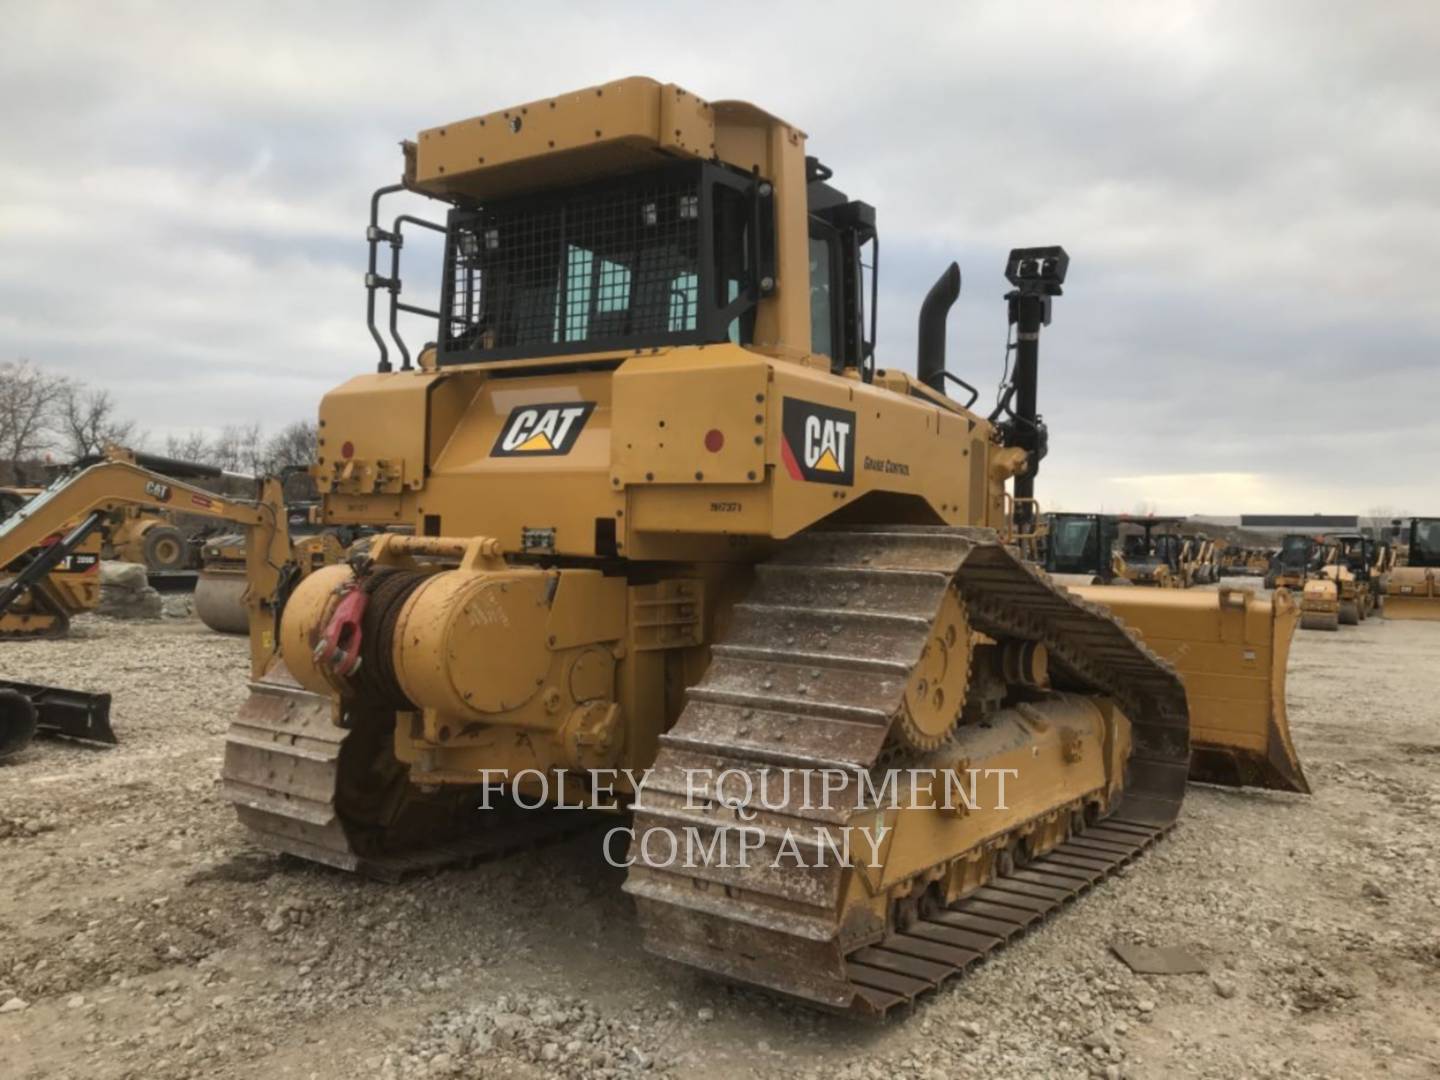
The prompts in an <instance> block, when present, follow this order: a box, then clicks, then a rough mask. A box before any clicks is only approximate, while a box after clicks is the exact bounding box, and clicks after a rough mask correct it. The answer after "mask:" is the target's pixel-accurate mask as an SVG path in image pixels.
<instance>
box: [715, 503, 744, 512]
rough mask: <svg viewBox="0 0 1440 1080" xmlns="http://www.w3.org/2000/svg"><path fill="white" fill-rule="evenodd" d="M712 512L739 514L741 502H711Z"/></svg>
mask: <svg viewBox="0 0 1440 1080" xmlns="http://www.w3.org/2000/svg"><path fill="white" fill-rule="evenodd" d="M710 512H711V513H712V514H738V513H740V504H739V503H738V502H712V503H711V504H710Z"/></svg>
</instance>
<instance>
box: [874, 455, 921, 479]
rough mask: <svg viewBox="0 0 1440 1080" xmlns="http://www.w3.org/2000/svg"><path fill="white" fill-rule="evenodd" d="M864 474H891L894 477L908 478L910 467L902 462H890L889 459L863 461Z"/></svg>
mask: <svg viewBox="0 0 1440 1080" xmlns="http://www.w3.org/2000/svg"><path fill="white" fill-rule="evenodd" d="M865 471H866V472H878V473H891V474H892V475H894V476H909V475H910V466H909V465H906V464H905V462H903V461H891V460H890V459H889V458H873V457H867V458H866V459H865Z"/></svg>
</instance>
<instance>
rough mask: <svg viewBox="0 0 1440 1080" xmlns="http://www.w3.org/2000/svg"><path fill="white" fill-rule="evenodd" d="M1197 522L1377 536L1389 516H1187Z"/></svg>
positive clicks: (1273, 531)
mask: <svg viewBox="0 0 1440 1080" xmlns="http://www.w3.org/2000/svg"><path fill="white" fill-rule="evenodd" d="M1190 520H1191V521H1193V522H1194V523H1195V524H1196V525H1202V524H1211V525H1217V526H1223V527H1227V528H1232V529H1244V530H1245V531H1246V532H1253V533H1261V534H1263V535H1266V536H1284V535H1285V534H1286V533H1332V532H1362V533H1368V534H1370V535H1374V536H1379V535H1382V534H1383V533H1385V532H1386V531H1387V530H1388V529H1389V528H1390V519H1389V518H1372V517H1365V516H1364V515H1361V514H1240V515H1239V516H1238V517H1237V516H1227V515H1224V514H1196V515H1194V516H1193V517H1191V519H1190Z"/></svg>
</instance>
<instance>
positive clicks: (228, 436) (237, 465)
mask: <svg viewBox="0 0 1440 1080" xmlns="http://www.w3.org/2000/svg"><path fill="white" fill-rule="evenodd" d="M209 461H210V464H212V465H218V466H220V468H222V469H224V470H225V471H226V472H234V473H249V474H251V475H259V474H260V473H263V472H264V471H265V454H264V447H263V446H262V444H261V441H260V425H259V424H226V425H225V426H224V427H223V428H221V429H220V434H219V436H218V437H217V438H216V439H215V441H214V442H213V443H211V444H210V454H209Z"/></svg>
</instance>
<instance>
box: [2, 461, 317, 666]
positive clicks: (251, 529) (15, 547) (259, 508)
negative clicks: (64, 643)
mask: <svg viewBox="0 0 1440 1080" xmlns="http://www.w3.org/2000/svg"><path fill="white" fill-rule="evenodd" d="M147 464H153V465H155V466H157V467H158V468H163V469H167V470H168V471H165V472H162V471H157V469H156V468H147V467H146V465H147ZM185 470H189V472H190V474H191V475H192V476H198V475H214V476H218V475H220V473H219V472H218V470H204V469H203V468H197V467H195V466H191V465H187V464H186V463H183V462H171V461H168V460H167V459H164V458H148V457H146V456H145V455H137V454H134V453H132V452H130V451H128V450H123V449H119V448H112V449H110V450H108V451H106V453H105V455H104V457H103V458H101V459H100V460H97V461H94V462H92V463H89V464H84V465H82V466H81V467H80V468H78V469H76V470H73V471H71V472H70V473H68V474H67V475H65V476H62V477H61V478H60V479H58V480H56V481H55V482H54V483H53V484H51V485H50V486H49V487H48V488H46V489H45V490H44V491H42V492H41V493H40V494H38V495H36V496H35V497H34V498H33V499H31V500H30V501H29V502H28V503H26V504H25V505H24V506H22V507H21V508H20V509H19V510H17V511H16V512H15V513H14V514H12V515H11V516H10V517H9V518H7V519H6V520H5V521H3V522H0V572H3V569H4V568H5V567H9V566H10V565H11V564H12V563H14V562H15V561H16V560H17V559H19V558H20V557H21V556H23V555H25V554H26V553H27V552H30V551H33V550H35V549H37V548H40V549H41V550H40V553H39V554H38V555H37V556H36V557H35V558H33V559H32V560H31V561H30V562H29V563H28V564H27V565H26V566H24V567H23V568H21V569H19V570H18V571H17V572H16V574H15V576H14V577H13V578H12V579H11V580H10V581H9V582H6V583H4V584H3V585H0V614H3V613H4V611H5V609H6V608H7V607H8V606H9V605H10V604H11V603H13V602H14V600H15V599H16V597H18V596H19V595H20V594H21V593H22V592H24V590H25V589H26V588H27V587H29V585H30V584H32V583H33V582H34V581H36V580H38V579H39V578H41V577H43V576H44V575H45V574H46V573H48V572H49V569H50V568H51V567H53V566H54V565H55V564H56V563H58V562H59V561H60V560H62V559H63V558H64V557H65V555H66V553H67V552H68V551H69V550H73V549H74V548H75V547H76V546H78V545H79V543H81V542H82V541H83V540H84V539H85V537H86V536H88V535H89V534H90V533H91V532H92V531H93V530H94V529H96V528H98V527H99V525H100V523H101V522H102V521H103V520H104V519H105V517H106V516H107V515H109V514H110V513H112V512H114V511H116V510H119V509H122V508H124V507H126V506H162V507H165V508H166V509H168V510H171V511H174V512H176V513H184V514H195V515H199V516H201V517H207V518H211V519H213V520H217V521H225V522H229V523H231V524H234V525H236V526H239V527H240V528H241V529H243V530H244V531H245V532H246V534H247V537H248V540H247V555H246V562H247V568H246V569H247V578H248V581H249V589H248V590H247V595H246V601H245V604H246V607H247V609H248V610H249V613H250V620H251V628H252V633H251V662H252V667H253V669H254V670H255V672H256V673H257V674H258V673H259V672H260V671H262V670H263V667H264V663H265V661H266V659H268V657H269V654H270V652H271V651H272V649H273V646H274V628H273V625H272V624H273V618H274V613H273V610H272V606H273V605H272V603H271V598H272V597H273V596H274V595H275V591H276V586H277V585H278V583H279V580H280V575H281V573H282V572H283V570H284V566H285V564H286V562H287V561H288V560H289V558H290V536H289V531H288V529H287V525H286V518H285V503H284V493H283V491H282V489H281V484H280V481H279V480H277V479H274V478H266V479H265V480H263V481H261V490H260V493H259V498H258V499H256V500H255V501H249V500H243V499H231V498H227V497H225V496H223V495H217V494H215V493H214V492H211V491H206V490H205V489H204V488H201V487H198V486H196V485H195V484H191V483H188V482H186V480H184V479H181V478H179V477H177V476H174V475H170V472H171V471H185ZM57 536H58V537H59V538H58V539H56V540H54V541H53V542H49V543H47V541H51V540H52V538H54V537H57Z"/></svg>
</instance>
